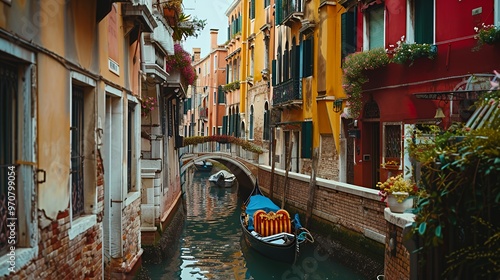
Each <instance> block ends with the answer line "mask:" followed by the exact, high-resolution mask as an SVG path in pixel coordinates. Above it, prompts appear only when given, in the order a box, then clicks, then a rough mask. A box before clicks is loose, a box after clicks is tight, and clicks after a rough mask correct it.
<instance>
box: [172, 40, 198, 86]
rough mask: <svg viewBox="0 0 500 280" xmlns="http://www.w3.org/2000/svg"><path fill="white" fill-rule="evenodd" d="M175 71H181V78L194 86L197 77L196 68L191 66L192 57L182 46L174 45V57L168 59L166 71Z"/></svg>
mask: <svg viewBox="0 0 500 280" xmlns="http://www.w3.org/2000/svg"><path fill="white" fill-rule="evenodd" d="M174 69H177V70H179V71H180V73H181V76H182V77H183V78H184V79H185V80H186V83H187V84H188V85H192V84H194V82H195V81H196V78H197V76H196V71H195V69H194V67H193V66H192V65H191V55H190V54H189V53H188V52H186V51H185V50H184V49H183V48H182V46H181V45H180V44H175V45H174V55H168V56H167V57H166V65H165V70H166V71H167V72H172V71H173V70H174Z"/></svg>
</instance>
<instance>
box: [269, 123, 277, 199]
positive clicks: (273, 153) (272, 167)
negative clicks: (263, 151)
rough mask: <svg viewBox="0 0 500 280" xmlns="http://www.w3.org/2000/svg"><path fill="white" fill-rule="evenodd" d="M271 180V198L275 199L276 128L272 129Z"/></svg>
mask: <svg viewBox="0 0 500 280" xmlns="http://www.w3.org/2000/svg"><path fill="white" fill-rule="evenodd" d="M271 140H272V143H271V182H270V183H269V198H270V199H271V200H273V194H274V166H275V160H274V158H275V157H276V138H274V128H273V129H271Z"/></svg>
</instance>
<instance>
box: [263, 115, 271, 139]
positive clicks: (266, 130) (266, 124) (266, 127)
mask: <svg viewBox="0 0 500 280" xmlns="http://www.w3.org/2000/svg"><path fill="white" fill-rule="evenodd" d="M269 115H270V114H269V110H266V111H264V131H263V135H262V138H263V139H264V140H269Z"/></svg>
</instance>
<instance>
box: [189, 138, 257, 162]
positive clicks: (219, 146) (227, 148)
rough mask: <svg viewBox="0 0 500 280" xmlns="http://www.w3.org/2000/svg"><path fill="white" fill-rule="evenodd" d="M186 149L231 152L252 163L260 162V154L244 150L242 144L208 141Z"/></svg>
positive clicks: (206, 151) (232, 154) (196, 151)
mask: <svg viewBox="0 0 500 280" xmlns="http://www.w3.org/2000/svg"><path fill="white" fill-rule="evenodd" d="M184 148H188V149H187V150H186V152H187V153H195V154H196V153H213V152H222V153H227V154H230V155H231V156H233V157H239V158H243V159H245V160H247V161H249V162H252V163H256V164H257V163H259V155H258V154H256V153H253V152H249V151H246V150H244V149H243V148H242V147H241V146H239V145H235V144H232V143H218V142H208V143H202V144H197V145H191V146H190V147H184Z"/></svg>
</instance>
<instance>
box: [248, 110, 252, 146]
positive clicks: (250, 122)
mask: <svg viewBox="0 0 500 280" xmlns="http://www.w3.org/2000/svg"><path fill="white" fill-rule="evenodd" d="M248 139H253V105H251V106H250V116H249V120H248Z"/></svg>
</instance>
